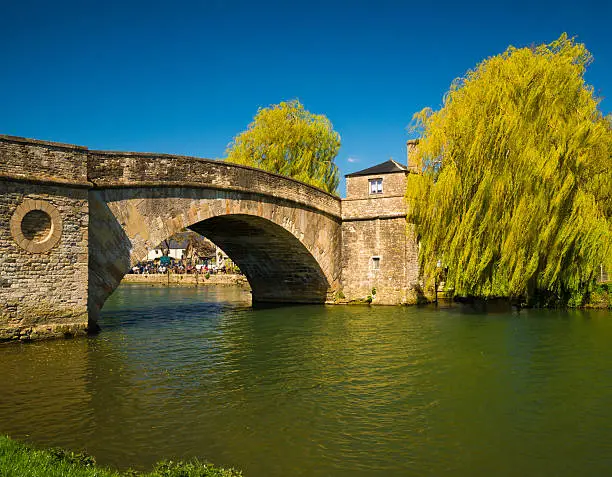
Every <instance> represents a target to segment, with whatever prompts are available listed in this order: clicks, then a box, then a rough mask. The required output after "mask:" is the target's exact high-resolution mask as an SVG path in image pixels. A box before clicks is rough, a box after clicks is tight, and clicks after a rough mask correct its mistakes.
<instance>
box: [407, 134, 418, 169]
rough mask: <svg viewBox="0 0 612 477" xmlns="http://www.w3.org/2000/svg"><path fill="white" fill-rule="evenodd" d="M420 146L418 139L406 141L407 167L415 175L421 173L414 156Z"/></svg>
mask: <svg viewBox="0 0 612 477" xmlns="http://www.w3.org/2000/svg"><path fill="white" fill-rule="evenodd" d="M418 146H419V140H418V139H408V141H406V156H407V160H408V162H407V166H408V170H409V171H410V172H415V173H418V172H420V171H419V168H418V166H417V164H416V161H415V159H414V154H415V153H416V151H417V148H418Z"/></svg>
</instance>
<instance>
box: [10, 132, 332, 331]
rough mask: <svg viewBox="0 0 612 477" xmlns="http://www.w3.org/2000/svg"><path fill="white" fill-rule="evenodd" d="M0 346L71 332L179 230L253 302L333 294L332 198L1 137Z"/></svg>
mask: <svg viewBox="0 0 612 477" xmlns="http://www.w3.org/2000/svg"><path fill="white" fill-rule="evenodd" d="M0 218H1V222H0V304H2V306H3V309H2V311H1V312H0V341H2V340H7V339H16V338H19V339H30V338H39V337H47V336H61V335H74V334H80V333H83V332H85V331H86V330H87V329H88V328H90V329H91V328H92V327H93V326H94V324H95V321H96V317H97V314H98V311H99V310H100V308H101V307H102V305H103V304H104V302H105V300H106V299H107V298H108V296H109V295H110V294H111V293H112V292H113V290H114V289H115V288H116V287H117V285H118V284H119V282H120V281H121V279H122V277H123V276H124V275H125V274H126V273H127V272H128V271H129V269H130V268H131V266H133V265H134V264H135V263H136V262H138V261H141V260H143V259H144V258H145V257H146V255H147V250H148V249H150V248H153V247H155V246H157V245H158V244H159V243H160V242H161V241H162V240H164V239H166V238H168V237H170V236H171V235H173V234H174V233H176V232H178V231H180V230H182V229H183V228H185V227H187V228H189V229H192V230H194V231H196V232H199V233H201V234H203V235H205V236H206V237H208V238H210V239H211V240H212V241H213V242H215V243H216V244H217V245H219V246H220V247H221V248H222V249H223V250H224V251H225V252H226V253H227V254H228V256H229V257H230V258H231V259H232V260H233V261H234V262H235V263H236V264H237V265H238V266H239V267H240V269H241V270H242V271H243V272H244V274H245V275H246V277H247V279H248V281H249V283H250V285H251V288H252V296H253V301H254V302H292V303H323V302H325V301H326V300H327V299H328V297H329V296H330V295H331V294H332V293H334V292H335V291H337V290H339V289H340V286H341V269H342V261H341V235H342V233H341V225H342V218H341V201H340V199H339V198H338V197H335V196H333V195H330V194H327V193H326V192H324V191H322V190H320V189H317V188H315V187H311V186H309V185H306V184H304V183H301V182H298V181H295V180H292V179H290V178H287V177H283V176H279V175H276V174H271V173H267V172H264V171H261V170H259V169H253V168H249V167H245V166H239V165H234V164H230V163H226V162H221V161H212V160H206V159H197V158H193V157H183V156H174V155H165V154H148V153H127V152H108V151H90V150H88V149H87V148H84V147H80V146H73V145H68V144H59V143H51V142H43V141H36V140H31V139H24V138H18V137H12V136H0Z"/></svg>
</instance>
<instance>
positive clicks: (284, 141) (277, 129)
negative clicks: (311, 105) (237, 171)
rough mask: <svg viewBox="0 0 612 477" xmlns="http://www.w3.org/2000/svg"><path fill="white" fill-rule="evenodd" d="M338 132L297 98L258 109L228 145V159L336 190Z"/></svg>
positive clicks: (332, 190) (322, 116) (332, 191)
mask: <svg viewBox="0 0 612 477" xmlns="http://www.w3.org/2000/svg"><path fill="white" fill-rule="evenodd" d="M339 149H340V135H339V134H338V133H337V132H335V131H334V130H333V128H332V124H331V122H330V121H329V119H327V117H325V116H324V115H317V114H312V113H310V112H309V111H307V110H305V109H304V106H303V105H302V104H301V103H300V102H299V101H297V100H293V101H289V102H282V103H280V104H276V105H273V106H271V107H269V108H260V109H259V111H258V112H257V114H256V115H255V119H254V120H253V122H252V123H251V124H250V125H249V128H248V129H247V130H246V131H244V132H242V133H241V134H239V135H238V136H236V137H235V138H234V140H233V142H232V143H231V144H230V145H229V146H228V148H227V151H226V154H227V160H228V161H230V162H233V163H236V164H244V165H247V166H253V167H258V168H260V169H264V170H266V171H270V172H276V173H277V174H283V175H286V176H289V177H293V178H294V179H297V180H300V181H302V182H306V183H307V184H311V185H314V186H316V187H320V188H321V189H324V190H326V191H327V192H331V193H336V189H337V188H338V183H339V180H340V179H339V175H338V167H337V166H336V165H335V164H334V159H335V157H336V155H337V154H338V150H339Z"/></svg>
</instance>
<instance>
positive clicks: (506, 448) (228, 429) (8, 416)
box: [0, 286, 612, 477]
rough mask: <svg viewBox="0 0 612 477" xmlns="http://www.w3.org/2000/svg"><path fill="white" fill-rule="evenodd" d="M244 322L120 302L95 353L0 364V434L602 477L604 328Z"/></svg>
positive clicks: (60, 346)
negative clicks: (598, 476)
mask: <svg viewBox="0 0 612 477" xmlns="http://www.w3.org/2000/svg"><path fill="white" fill-rule="evenodd" d="M249 304H250V296H249V294H248V292H244V291H241V290H240V289H234V288H214V287H201V288H199V289H194V288H171V289H167V288H151V287H142V286H127V287H125V286H122V287H120V288H119V289H118V291H117V292H116V293H115V295H113V297H112V298H111V300H110V301H109V303H108V306H107V307H106V308H105V310H104V313H103V320H102V322H101V325H102V327H103V331H102V333H100V334H99V335H98V336H96V337H93V338H90V339H81V340H72V341H59V342H48V343H35V344H29V345H23V344H15V345H8V346H2V347H0V378H1V381H0V383H1V384H0V397H1V398H0V416H1V419H0V432H6V433H9V434H11V435H13V436H15V437H25V436H29V439H30V440H32V441H34V442H37V443H40V444H43V445H52V446H56V445H61V446H67V447H72V448H75V449H80V448H86V449H87V450H88V451H89V452H91V453H92V454H94V455H96V456H97V457H98V460H99V461H100V462H102V463H106V464H112V465H116V466H119V467H127V466H135V467H140V468H146V467H149V466H150V465H151V464H152V463H153V462H154V461H156V460H159V459H161V458H163V457H191V456H199V457H205V458H208V459H210V460H212V461H214V462H217V463H219V464H222V465H236V466H238V467H240V468H242V469H243V470H244V471H245V475H246V476H248V477H257V476H284V475H304V476H324V475H326V476H327V475H332V476H344V475H347V476H348V475H351V476H359V475H364V476H365V475H368V476H370V475H373V474H374V475H389V476H396V475H397V476H404V475H466V476H467V475H470V476H473V475H492V474H493V475H509V476H510V475H517V474H523V475H561V476H563V475H567V476H570V475H605V474H607V471H608V470H609V469H610V468H611V464H612V462H611V461H610V459H611V457H610V456H611V455H612V453H610V452H609V449H608V443H609V442H610V440H611V438H612V430H611V429H610V426H609V425H608V423H609V422H610V421H611V418H612V409H611V408H610V406H609V403H610V402H612V371H611V370H610V369H611V368H610V366H609V363H610V359H611V358H612V350H611V348H610V346H609V344H610V342H611V338H612V320H610V314H609V313H608V312H557V311H546V312H543V311H532V312H521V313H518V314H517V313H516V312H512V311H505V312H500V313H494V314H487V315H484V314H482V313H475V312H469V313H466V312H465V310H464V309H462V308H457V307H453V308H449V309H446V310H436V309H435V308H428V307H426V308H416V307H366V306H364V307H323V306H296V307H285V308H269V309H255V310H254V309H252V308H250V306H249ZM468 311H469V310H468Z"/></svg>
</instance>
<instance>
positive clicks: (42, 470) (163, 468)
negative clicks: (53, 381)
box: [0, 436, 242, 477]
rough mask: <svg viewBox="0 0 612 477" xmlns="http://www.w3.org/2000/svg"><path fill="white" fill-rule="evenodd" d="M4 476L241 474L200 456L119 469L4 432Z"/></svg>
mask: <svg viewBox="0 0 612 477" xmlns="http://www.w3.org/2000/svg"><path fill="white" fill-rule="evenodd" d="M0 476H2V477H241V476H242V473H241V472H239V471H236V470H233V469H221V468H219V467H215V466H213V465H211V464H203V463H201V462H198V461H197V460H194V461H191V462H173V461H166V462H160V463H158V464H157V465H156V466H155V469H153V471H151V472H137V471H132V470H128V471H126V472H117V471H114V470H111V469H105V468H102V467H98V466H97V465H96V463H95V459H94V458H93V457H91V456H88V455H86V454H83V453H75V452H70V451H66V450H63V449H49V450H39V449H34V448H33V447H30V446H28V445H26V444H23V443H21V442H17V441H14V440H13V439H11V438H9V437H6V436H0Z"/></svg>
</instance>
